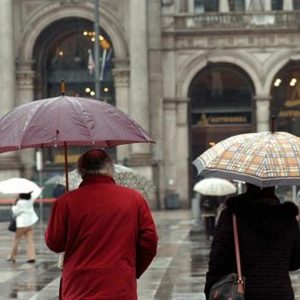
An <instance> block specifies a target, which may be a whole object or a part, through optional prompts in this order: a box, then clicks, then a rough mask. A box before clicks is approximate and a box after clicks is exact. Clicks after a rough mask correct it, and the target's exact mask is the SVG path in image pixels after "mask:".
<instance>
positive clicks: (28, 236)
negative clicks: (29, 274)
mask: <svg viewBox="0 0 300 300" xmlns="http://www.w3.org/2000/svg"><path fill="white" fill-rule="evenodd" d="M41 191H42V190H41V189H40V188H38V189H36V190H35V191H33V192H31V193H26V194H25V193H24V194H19V197H18V199H16V202H15V205H13V206H12V213H13V216H14V217H15V218H16V227H17V228H16V232H15V235H14V240H13V245H12V249H11V252H10V255H9V257H8V258H7V261H8V262H12V263H15V262H16V259H17V254H18V247H19V244H20V241H21V240H22V239H23V238H25V240H26V244H27V245H26V246H27V262H28V263H35V261H36V252H35V245H34V239H33V225H34V224H35V223H36V222H37V221H38V216H37V214H36V212H35V210H34V205H33V204H34V200H36V199H37V198H38V197H39V195H40V194H41Z"/></svg>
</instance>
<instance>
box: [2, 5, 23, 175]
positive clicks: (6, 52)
mask: <svg viewBox="0 0 300 300" xmlns="http://www.w3.org/2000/svg"><path fill="white" fill-rule="evenodd" d="M13 3H14V1H11V0H1V1H0V40H1V47H0V99H1V111H0V117H2V116H4V115H5V114H6V113H7V112H9V111H10V110H11V109H12V108H13V107H14V106H15V99H16V93H15V90H16V75H15V48H14V22H13ZM19 167H20V163H19V157H18V154H17V153H16V152H8V153H1V155H0V178H1V179H4V178H9V177H17V176H20V173H19Z"/></svg>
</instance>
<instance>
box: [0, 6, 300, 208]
mask: <svg viewBox="0 0 300 300" xmlns="http://www.w3.org/2000/svg"><path fill="white" fill-rule="evenodd" d="M99 2H100V3H99V24H100V29H101V32H103V33H105V36H106V37H107V39H108V40H109V42H110V44H111V47H112V48H113V58H112V65H111V75H112V82H113V89H114V94H113V103H114V105H116V106H117V107H118V108H120V109H121V110H123V111H124V112H126V113H128V114H129V115H130V116H131V117H132V118H134V119H135V120H136V121H138V122H139V124H141V126H142V127H143V128H144V129H145V130H146V131H148V132H149V133H150V135H151V136H152V138H153V139H154V140H155V141H156V143H155V144H154V145H144V144H133V145H128V146H120V147H117V149H116V160H117V161H118V162H126V164H128V165H129V166H131V167H133V168H134V169H136V170H138V171H139V172H141V173H143V174H144V175H145V176H147V177H148V178H149V179H152V180H153V181H154V182H155V184H156V186H157V193H156V196H157V197H156V198H155V199H153V200H152V202H151V207H152V208H163V207H164V205H165V203H164V199H165V196H166V195H168V193H171V192H172V193H173V194H178V195H179V200H180V204H181V206H183V207H188V206H189V205H190V198H191V194H192V188H191V187H192V185H193V184H194V183H195V181H196V180H197V179H196V174H195V170H194V169H193V167H192V165H191V162H192V160H193V159H194V158H195V157H196V156H197V155H200V154H201V152H203V151H204V150H205V149H207V148H208V147H209V145H210V144H211V143H215V142H218V141H219V140H221V139H223V138H226V137H228V136H230V135H232V134H238V133H242V132H250V131H252V132H253V131H265V130H269V119H270V116H271V114H277V115H278V116H281V121H280V122H278V128H279V129H282V130H289V131H291V133H294V134H300V127H299V126H298V125H297V124H298V123H299V122H298V121H299V116H300V113H298V112H300V108H298V104H299V103H298V102H297V100H299V99H300V98H297V97H298V96H299V97H300V94H299V95H298V86H297V82H298V81H297V75H298V73H300V69H299V68H300V64H299V60H300V30H299V22H300V21H299V20H300V18H299V16H300V10H298V9H300V7H299V3H298V2H299V1H297V0H294V1H293V0H281V1H280V0H278V1H274V0H264V1H261V0H209V1H205V0H100V1H99ZM94 9H95V1H94V0H1V1H0V16H1V18H0V25H1V26H0V35H1V47H0V99H1V100H0V101H1V110H0V114H1V116H3V115H4V114H5V113H6V112H8V111H9V110H11V109H12V108H13V107H15V106H17V105H20V104H23V103H26V102H29V101H33V100H35V99H41V98H46V97H49V95H51V92H50V91H52V90H51V88H50V87H51V86H52V89H53V82H52V81H51V76H49V75H47V74H48V73H47V71H49V70H50V69H49V68H48V67H47V66H48V60H49V55H50V54H49V53H51V51H52V50H51V49H52V48H53V49H54V48H55V45H56V44H57V43H59V42H63V40H64V39H68V37H69V36H68V35H66V34H65V35H64V34H63V33H64V32H69V33H70V34H71V33H72V34H73V33H74V31H76V28H77V25H78V24H79V25H78V26H81V28H80V30H82V28H84V26H90V27H91V28H92V25H93V22H94V18H95V11H94ZM78 30H79V29H78ZM51 47H52V48H51ZM49 49H50V50H49ZM298 70H299V71H298ZM58 74H59V73H58ZM57 76H58V75H57ZM49 78H50V79H49ZM53 78H54V77H53ZM293 80H294V81H293ZM299 80H300V79H299ZM292 81H293V83H292V84H291V82H292ZM46 82H48V83H46ZM51 84H52V85H51ZM67 86H68V82H67ZM299 92H300V90H299ZM67 93H68V92H67ZM34 151H35V150H22V151H20V152H15V153H6V154H1V156H0V170H1V177H3V178H4V177H5V178H6V177H7V176H8V174H9V175H10V176H12V175H21V176H31V175H32V174H33V173H34V172H35V168H36V162H35V155H34ZM56 167H57V166H53V168H56Z"/></svg>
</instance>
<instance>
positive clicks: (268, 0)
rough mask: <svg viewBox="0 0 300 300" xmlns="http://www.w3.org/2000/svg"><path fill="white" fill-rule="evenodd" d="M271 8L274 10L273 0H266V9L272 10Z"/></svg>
mask: <svg viewBox="0 0 300 300" xmlns="http://www.w3.org/2000/svg"><path fill="white" fill-rule="evenodd" d="M271 10H272V4H271V0H265V11H271Z"/></svg>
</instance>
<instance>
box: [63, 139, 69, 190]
mask: <svg viewBox="0 0 300 300" xmlns="http://www.w3.org/2000/svg"><path fill="white" fill-rule="evenodd" d="M64 152H65V178H66V192H68V191H69V171H68V145H67V142H64Z"/></svg>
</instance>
